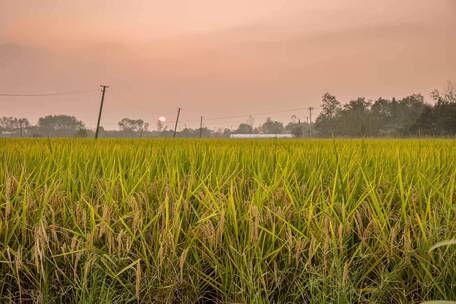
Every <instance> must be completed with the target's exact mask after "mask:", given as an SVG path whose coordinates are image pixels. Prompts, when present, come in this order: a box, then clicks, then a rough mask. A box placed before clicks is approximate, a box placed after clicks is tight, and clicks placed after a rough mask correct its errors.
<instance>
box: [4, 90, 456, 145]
mask: <svg viewBox="0 0 456 304" xmlns="http://www.w3.org/2000/svg"><path fill="white" fill-rule="evenodd" d="M431 97H432V100H433V101H434V102H433V104H429V103H426V102H425V99H424V97H423V95H420V94H412V95H410V96H407V97H404V98H400V99H397V98H392V99H386V98H381V97H380V98H378V99H376V100H368V99H366V98H365V97H358V98H356V99H354V100H350V101H349V102H348V103H346V104H342V103H341V102H340V101H339V100H338V99H337V98H336V97H335V96H333V95H331V94H330V93H326V94H324V95H323V97H322V101H321V112H320V114H319V116H318V117H317V119H316V120H315V123H309V121H308V120H307V119H306V120H305V121H301V119H299V118H298V117H297V116H296V115H292V116H291V117H290V121H289V122H288V123H286V124H284V123H283V122H280V121H277V120H273V119H272V118H267V119H266V121H264V122H263V123H261V124H259V125H257V126H255V120H254V118H253V117H252V116H249V118H248V119H247V120H246V121H245V122H243V123H241V124H240V125H239V126H238V127H237V128H236V129H229V128H224V129H222V128H219V129H214V130H212V129H209V128H206V127H205V128H202V129H200V128H195V129H192V128H187V127H185V128H183V129H180V130H179V131H178V136H179V137H199V136H203V137H229V136H230V135H231V134H233V133H237V134H256V133H272V134H282V133H289V134H293V135H294V136H295V137H308V136H311V135H312V136H319V137H332V136H336V137H381V136H383V137H407V136H454V135H456V90H455V89H454V87H453V86H452V85H451V84H449V85H448V88H447V89H446V90H445V91H443V92H440V91H438V90H434V91H433V92H432V93H431ZM118 127H119V130H104V129H103V128H101V136H103V137H171V136H173V133H174V132H173V130H170V129H169V128H168V127H167V126H166V124H165V123H164V122H162V121H160V120H158V121H157V125H156V128H155V129H154V130H150V129H149V128H150V125H149V123H148V122H146V121H144V120H143V119H130V118H123V119H122V120H121V121H119V122H118ZM93 135H94V132H93V131H92V130H89V129H87V128H86V127H85V124H84V123H83V122H82V121H81V120H79V119H77V118H76V117H74V116H69V115H48V116H45V117H41V118H39V120H38V123H37V124H36V125H31V124H30V122H29V121H28V120H27V119H26V118H17V117H2V118H0V136H3V137H8V136H9V137H19V136H26V137H69V136H73V137H93Z"/></svg>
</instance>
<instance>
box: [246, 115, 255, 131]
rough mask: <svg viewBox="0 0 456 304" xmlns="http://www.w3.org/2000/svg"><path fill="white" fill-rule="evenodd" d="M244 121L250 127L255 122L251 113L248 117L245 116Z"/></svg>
mask: <svg viewBox="0 0 456 304" xmlns="http://www.w3.org/2000/svg"><path fill="white" fill-rule="evenodd" d="M246 123H247V124H248V125H250V126H251V127H252V129H253V125H254V124H255V118H253V116H252V115H249V118H247V121H246Z"/></svg>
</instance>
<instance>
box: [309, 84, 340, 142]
mask: <svg viewBox="0 0 456 304" xmlns="http://www.w3.org/2000/svg"><path fill="white" fill-rule="evenodd" d="M321 101H322V104H321V113H320V115H319V116H318V117H317V119H316V121H315V128H316V130H317V132H318V133H320V134H321V135H324V136H329V135H333V134H335V133H336V132H337V123H338V120H339V118H340V113H341V111H342V107H341V104H340V102H339V101H338V100H337V99H336V97H335V96H333V95H331V94H329V93H326V94H325V95H323V97H322V99H321Z"/></svg>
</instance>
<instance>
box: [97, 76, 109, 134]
mask: <svg viewBox="0 0 456 304" xmlns="http://www.w3.org/2000/svg"><path fill="white" fill-rule="evenodd" d="M100 87H101V88H102V90H101V103H100V112H98V121H97V130H96V131H95V139H97V138H98V132H99V131H100V120H101V112H103V103H104V97H105V92H106V88H109V87H108V86H106V85H100Z"/></svg>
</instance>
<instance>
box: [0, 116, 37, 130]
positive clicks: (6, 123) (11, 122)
mask: <svg viewBox="0 0 456 304" xmlns="http://www.w3.org/2000/svg"><path fill="white" fill-rule="evenodd" d="M28 127H30V123H29V121H28V120H27V119H26V118H16V117H2V118H0V130H4V131H16V130H19V129H25V128H28Z"/></svg>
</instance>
